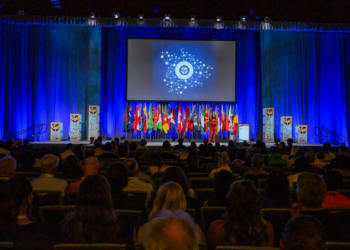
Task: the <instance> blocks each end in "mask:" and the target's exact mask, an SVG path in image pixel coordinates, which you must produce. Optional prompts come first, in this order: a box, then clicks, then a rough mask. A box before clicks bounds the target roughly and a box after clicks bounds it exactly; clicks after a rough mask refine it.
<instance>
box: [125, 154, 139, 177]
mask: <svg viewBox="0 0 350 250" xmlns="http://www.w3.org/2000/svg"><path fill="white" fill-rule="evenodd" d="M124 165H125V166H126V167H127V168H128V169H129V176H133V177H137V176H138V175H139V172H140V170H139V165H138V164H137V161H135V159H133V158H128V159H126V160H124Z"/></svg>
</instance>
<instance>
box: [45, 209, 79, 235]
mask: <svg viewBox="0 0 350 250" xmlns="http://www.w3.org/2000/svg"><path fill="white" fill-rule="evenodd" d="M74 208H75V206H45V207H39V215H40V219H41V222H43V223H45V224H46V225H47V226H49V228H50V229H51V230H52V232H53V233H58V232H59V224H60V222H61V221H62V220H63V219H64V218H65V217H66V216H67V215H68V214H69V213H71V212H72V211H73V210H74Z"/></svg>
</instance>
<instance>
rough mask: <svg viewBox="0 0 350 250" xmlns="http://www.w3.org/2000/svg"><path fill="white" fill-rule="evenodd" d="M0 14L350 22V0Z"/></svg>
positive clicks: (107, 2)
mask: <svg viewBox="0 0 350 250" xmlns="http://www.w3.org/2000/svg"><path fill="white" fill-rule="evenodd" d="M1 4H2V8H1V9H0V11H1V13H2V14H3V15H4V14H11V15H15V14H17V13H18V10H25V12H26V13H27V14H28V15H40V16H45V15H47V16H57V15H65V16H87V15H88V13H89V12H90V11H93V12H95V14H96V16H101V17H111V16H112V12H113V11H116V12H119V13H120V14H121V17H137V16H138V14H139V13H140V12H142V13H144V16H145V18H153V17H158V18H159V17H164V14H165V13H166V12H168V13H170V14H171V18H189V17H190V15H191V14H195V15H196V16H197V18H198V19H214V18H215V16H216V15H221V16H222V17H223V19H224V20H225V19H226V20H237V19H239V18H240V17H241V16H243V15H245V16H248V17H250V19H255V18H257V19H258V20H262V19H263V18H264V17H265V16H268V17H270V18H271V19H272V20H273V21H301V22H317V23H350V0H240V1H239V0H221V1H217V0H149V1H147V0H114V1H112V0H60V5H61V6H62V9H61V10H58V9H55V8H54V7H53V4H52V3H51V1H50V0H0V5H1Z"/></svg>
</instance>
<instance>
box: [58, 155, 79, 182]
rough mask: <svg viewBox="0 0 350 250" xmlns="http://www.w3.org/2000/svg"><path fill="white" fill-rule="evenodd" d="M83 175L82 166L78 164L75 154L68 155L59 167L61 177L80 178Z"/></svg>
mask: <svg viewBox="0 0 350 250" xmlns="http://www.w3.org/2000/svg"><path fill="white" fill-rule="evenodd" d="M83 176H84V172H83V169H82V167H81V166H80V163H79V160H78V158H77V157H76V156H74V155H70V156H68V157H67V158H66V159H65V160H64V162H63V164H62V167H61V178H62V179H80V178H81V177H83Z"/></svg>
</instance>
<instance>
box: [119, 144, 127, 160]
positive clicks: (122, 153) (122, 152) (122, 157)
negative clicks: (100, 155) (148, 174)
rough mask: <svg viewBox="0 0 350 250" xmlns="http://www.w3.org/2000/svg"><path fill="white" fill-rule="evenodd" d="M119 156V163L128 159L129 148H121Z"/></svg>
mask: <svg viewBox="0 0 350 250" xmlns="http://www.w3.org/2000/svg"><path fill="white" fill-rule="evenodd" d="M118 154H119V161H124V160H125V159H126V155H127V154H128V148H127V147H126V146H124V145H122V146H119V148H118Z"/></svg>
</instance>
